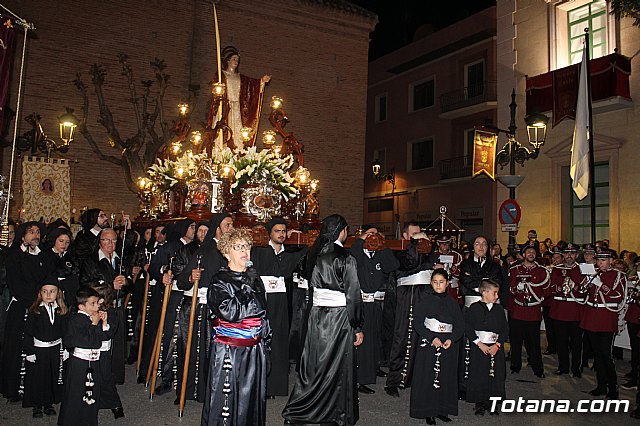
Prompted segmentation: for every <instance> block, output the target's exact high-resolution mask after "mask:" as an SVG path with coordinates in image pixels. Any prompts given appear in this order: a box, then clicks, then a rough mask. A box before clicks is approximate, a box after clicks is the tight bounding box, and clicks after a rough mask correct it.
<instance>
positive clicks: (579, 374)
mask: <svg viewBox="0 0 640 426" xmlns="http://www.w3.org/2000/svg"><path fill="white" fill-rule="evenodd" d="M573 377H574V378H576V379H581V378H582V373H581V372H579V371H576V372H575V373H573Z"/></svg>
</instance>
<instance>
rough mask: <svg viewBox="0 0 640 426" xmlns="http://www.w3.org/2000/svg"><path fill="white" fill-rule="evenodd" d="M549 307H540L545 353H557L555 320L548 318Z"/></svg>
mask: <svg viewBox="0 0 640 426" xmlns="http://www.w3.org/2000/svg"><path fill="white" fill-rule="evenodd" d="M550 310H551V307H550V306H543V307H542V317H543V318H544V330H545V334H546V335H547V352H550V353H555V352H556V351H557V349H556V348H557V347H558V345H557V332H556V320H554V319H553V318H551V317H550V316H549V311H550Z"/></svg>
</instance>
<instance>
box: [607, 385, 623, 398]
mask: <svg viewBox="0 0 640 426" xmlns="http://www.w3.org/2000/svg"><path fill="white" fill-rule="evenodd" d="M619 397H620V393H619V392H618V386H617V385H616V386H612V387H609V392H607V399H618V398H619Z"/></svg>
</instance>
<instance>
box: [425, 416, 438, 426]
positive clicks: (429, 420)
mask: <svg viewBox="0 0 640 426" xmlns="http://www.w3.org/2000/svg"><path fill="white" fill-rule="evenodd" d="M425 420H426V421H427V424H428V425H435V424H436V419H435V418H433V417H427V418H426V419H425Z"/></svg>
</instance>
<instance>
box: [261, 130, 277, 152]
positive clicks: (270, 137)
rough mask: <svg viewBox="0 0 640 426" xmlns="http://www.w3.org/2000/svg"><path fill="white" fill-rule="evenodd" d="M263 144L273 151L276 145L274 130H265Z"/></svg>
mask: <svg viewBox="0 0 640 426" xmlns="http://www.w3.org/2000/svg"><path fill="white" fill-rule="evenodd" d="M262 143H264V147H265V148H266V149H271V147H272V146H273V145H274V144H275V143H276V132H274V131H273V130H265V131H264V132H262Z"/></svg>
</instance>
